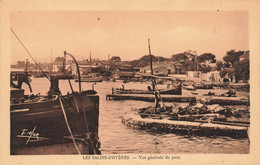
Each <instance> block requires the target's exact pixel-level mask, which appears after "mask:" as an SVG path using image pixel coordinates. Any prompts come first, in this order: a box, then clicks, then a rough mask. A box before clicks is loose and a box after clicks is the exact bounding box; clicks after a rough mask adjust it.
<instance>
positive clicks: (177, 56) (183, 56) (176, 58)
mask: <svg viewBox="0 0 260 165" xmlns="http://www.w3.org/2000/svg"><path fill="white" fill-rule="evenodd" d="M187 58H188V57H187V55H186V53H179V54H175V55H172V57H171V59H172V60H173V61H180V60H186V59H187Z"/></svg>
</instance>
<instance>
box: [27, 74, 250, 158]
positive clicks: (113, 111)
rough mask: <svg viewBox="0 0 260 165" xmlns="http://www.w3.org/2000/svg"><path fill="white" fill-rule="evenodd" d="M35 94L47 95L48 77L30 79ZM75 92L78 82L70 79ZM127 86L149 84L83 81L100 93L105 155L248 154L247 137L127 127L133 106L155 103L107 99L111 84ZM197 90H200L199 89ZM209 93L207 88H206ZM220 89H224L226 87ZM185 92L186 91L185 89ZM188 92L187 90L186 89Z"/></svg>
mask: <svg viewBox="0 0 260 165" xmlns="http://www.w3.org/2000/svg"><path fill="white" fill-rule="evenodd" d="M31 79H32V82H31V86H32V89H33V93H34V94H37V93H41V94H46V92H47V91H48V90H49V86H50V82H49V81H48V80H47V79H46V78H31ZM71 83H72V86H73V88H74V90H75V91H78V83H76V82H74V80H71ZM122 85H124V88H127V89H130V88H132V89H144V88H146V87H147V86H148V85H149V83H139V82H138V83H137V82H130V83H127V84H123V83H122V82H100V83H96V84H95V83H86V82H83V83H82V89H83V90H88V89H92V88H93V87H94V89H95V90H96V91H97V93H98V95H99V96H100V109H99V111H100V112H99V138H100V142H101V148H100V150H101V153H102V154H199V153H200V154H202V153H205V154H206V153H223V154H246V153H249V140H248V139H247V138H241V139H233V138H229V137H201V136H188V135H176V134H172V133H170V134H166V133H156V132H151V131H149V130H136V129H133V128H130V127H127V126H126V125H124V124H123V123H122V122H121V117H122V116H123V115H124V114H125V113H126V112H129V111H131V110H134V108H142V107H147V106H151V105H153V103H152V102H144V101H134V100H121V101H119V100H106V94H108V93H111V89H112V87H114V88H120V87H122ZM59 86H60V90H61V91H62V93H63V94H66V93H67V92H71V90H70V86H69V83H68V81H67V80H61V81H60V84H59ZM23 89H25V91H26V92H25V93H26V94H30V93H29V92H28V91H29V90H28V87H27V86H26V85H23ZM196 92H197V91H196ZM204 92H207V91H204ZM218 92H220V93H221V92H225V90H223V91H221V90H218ZM183 93H184V94H185V91H183ZM187 93H188V92H187Z"/></svg>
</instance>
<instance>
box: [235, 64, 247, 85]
mask: <svg viewBox="0 0 260 165" xmlns="http://www.w3.org/2000/svg"><path fill="white" fill-rule="evenodd" d="M234 68H235V77H236V81H238V80H249V75H250V70H249V60H248V59H246V60H242V61H239V62H237V63H236V64H235V65H234Z"/></svg>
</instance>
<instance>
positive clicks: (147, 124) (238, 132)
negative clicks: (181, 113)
mask: <svg viewBox="0 0 260 165" xmlns="http://www.w3.org/2000/svg"><path fill="white" fill-rule="evenodd" d="M122 123H124V124H126V125H127V126H129V127H132V128H135V129H149V130H152V131H157V132H166V133H176V134H185V135H200V136H228V137H232V138H247V137H248V128H247V127H242V126H231V125H224V124H213V123H201V122H190V121H174V120H168V119H163V120H160V119H149V118H141V117H140V116H139V115H138V114H137V113H136V112H133V111H131V112H128V113H126V114H125V115H124V116H122Z"/></svg>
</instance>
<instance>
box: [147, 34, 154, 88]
mask: <svg viewBox="0 0 260 165" xmlns="http://www.w3.org/2000/svg"><path fill="white" fill-rule="evenodd" d="M148 48H149V56H150V69H151V75H153V60H152V54H151V47H150V39H149V38H148ZM152 87H153V91H154V90H155V79H154V78H152Z"/></svg>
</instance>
